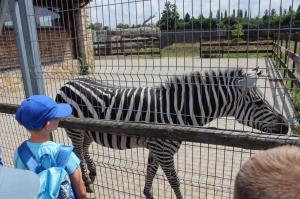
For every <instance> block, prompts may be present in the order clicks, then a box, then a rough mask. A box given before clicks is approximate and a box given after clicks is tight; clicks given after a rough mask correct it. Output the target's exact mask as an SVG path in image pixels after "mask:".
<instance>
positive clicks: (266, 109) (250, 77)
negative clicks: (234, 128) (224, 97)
mask: <svg viewBox="0 0 300 199" xmlns="http://www.w3.org/2000/svg"><path fill="white" fill-rule="evenodd" d="M260 75H261V72H258V71H257V70H256V71H255V70H254V71H251V72H250V73H246V74H244V75H243V76H242V77H241V78H240V79H238V80H237V81H236V84H237V85H236V87H237V88H238V92H237V106H236V111H235V115H234V116H235V118H236V119H237V120H238V121H239V122H240V123H242V124H245V125H247V126H251V127H253V128H255V129H258V130H261V131H264V132H268V133H276V134H287V133H288V130H289V125H288V122H287V120H286V119H285V118H284V116H283V115H282V114H280V113H279V112H277V111H276V110H275V109H274V107H272V106H271V105H270V104H269V103H268V101H267V100H266V99H265V98H264V97H263V94H262V92H261V91H260V90H259V89H258V88H257V87H256V82H257V79H258V76H260Z"/></svg>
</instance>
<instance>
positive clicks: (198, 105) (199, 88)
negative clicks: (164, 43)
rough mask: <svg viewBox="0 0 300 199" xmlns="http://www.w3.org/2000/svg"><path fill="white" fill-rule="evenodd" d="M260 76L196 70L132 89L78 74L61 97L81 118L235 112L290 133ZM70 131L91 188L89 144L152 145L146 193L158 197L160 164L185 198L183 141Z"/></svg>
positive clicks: (209, 116)
mask: <svg viewBox="0 0 300 199" xmlns="http://www.w3.org/2000/svg"><path fill="white" fill-rule="evenodd" d="M259 75H260V73H258V72H257V71H251V72H249V73H245V72H244V71H243V70H241V69H233V70H225V71H220V70H219V71H208V72H204V73H200V72H193V73H190V74H185V75H180V76H174V77H172V78H170V79H169V80H168V81H166V82H165V83H162V84H161V85H160V86H157V87H132V88H123V87H116V86H113V85H107V84H104V83H103V82H101V81H95V80H91V79H85V78H78V79H75V80H72V81H69V82H67V83H65V84H64V85H63V86H62V87H61V88H60V90H59V92H58V93H57V96H56V101H57V102H63V103H69V104H70V105H71V106H72V108H73V115H74V116H75V117H79V118H94V119H106V120H108V119H109V120H116V121H134V122H139V121H142V122H148V123H168V124H178V125H193V126H203V125H205V124H207V123H209V122H210V121H212V120H214V119H216V118H218V117H223V116H234V117H235V119H236V120H237V121H238V122H240V123H242V124H245V125H248V126H250V127H253V128H255V129H258V130H261V131H264V132H268V133H276V134H286V133H287V132H288V129H289V126H288V122H287V120H286V119H285V118H284V117H283V115H282V114H280V113H278V112H277V111H276V110H274V108H272V106H271V105H270V104H269V103H268V102H267V101H266V100H264V98H263V95H262V93H261V92H260V91H259V90H258V89H257V88H256V82H257V79H258V76H259ZM66 132H67V134H68V136H69V137H70V139H71V140H72V144H73V145H74V149H75V153H76V154H77V156H78V157H79V158H80V160H81V163H80V166H81V171H82V178H83V180H84V182H85V186H86V188H87V191H88V192H93V186H92V183H93V181H94V179H95V176H96V166H95V164H94V162H93V160H92V159H91V157H90V155H89V153H88V148H89V146H90V144H91V143H92V142H93V141H95V142H96V143H98V144H101V145H103V146H105V147H109V148H113V149H119V150H123V149H132V148H135V147H144V148H147V149H148V150H149V156H148V163H147V171H146V177H145V186H144V195H145V197H146V198H147V199H152V198H153V195H152V191H151V188H152V183H153V179H154V177H155V175H156V172H157V169H158V167H159V166H160V167H161V168H162V170H163V172H164V174H165V175H166V177H167V180H168V182H169V184H170V185H171V187H172V189H173V191H174V192H175V195H176V198H177V199H181V198H182V194H181V191H180V183H179V178H178V175H177V172H176V170H175V166H174V154H176V153H177V151H178V150H179V147H180V145H181V142H180V141H172V140H163V139H154V138H143V137H130V136H124V135H112V134H109V133H105V132H101V131H100V130H99V131H97V132H94V131H86V132H85V131H80V130H76V129H66ZM88 171H89V174H88Z"/></svg>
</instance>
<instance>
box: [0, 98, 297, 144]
mask: <svg viewBox="0 0 300 199" xmlns="http://www.w3.org/2000/svg"><path fill="white" fill-rule="evenodd" d="M17 108H18V105H14V104H1V103H0V112H1V113H7V114H15V112H16V110H17ZM59 126H60V127H63V128H71V129H79V130H87V131H99V129H100V131H101V132H105V133H111V134H117V135H126V136H138V137H152V138H160V139H169V140H178V141H189V142H198V143H207V144H215V145H224V146H231V147H239V148H244V149H255V150H260V149H267V148H272V147H276V146H281V145H286V144H291V145H300V139H299V137H298V136H286V135H274V134H265V133H253V132H248V131H239V130H236V131H231V130H225V129H215V128H205V127H183V126H171V125H167V124H149V123H132V122H120V121H107V120H95V119H79V118H74V117H69V118H65V119H62V121H61V122H60V124H59Z"/></svg>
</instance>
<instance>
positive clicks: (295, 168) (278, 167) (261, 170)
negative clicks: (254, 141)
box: [234, 146, 300, 199]
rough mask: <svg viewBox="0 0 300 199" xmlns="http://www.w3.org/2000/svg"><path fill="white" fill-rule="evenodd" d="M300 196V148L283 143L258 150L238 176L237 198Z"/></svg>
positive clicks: (274, 198)
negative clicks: (271, 147)
mask: <svg viewBox="0 0 300 199" xmlns="http://www.w3.org/2000/svg"><path fill="white" fill-rule="evenodd" d="M296 198H300V148H299V147H296V146H282V147H277V148H273V149H269V150H266V151H262V152H259V153H258V154H256V155H255V156H254V157H252V158H251V159H249V160H248V161H247V162H246V163H245V164H244V165H243V166H242V168H241V169H240V171H239V172H238V174H237V176H236V180H235V186H234V199H296Z"/></svg>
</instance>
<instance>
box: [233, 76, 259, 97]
mask: <svg viewBox="0 0 300 199" xmlns="http://www.w3.org/2000/svg"><path fill="white" fill-rule="evenodd" d="M257 79H258V75H257V74H251V75H248V76H246V77H245V78H243V79H240V80H239V81H238V87H239V89H241V91H242V93H243V94H245V93H247V92H248V91H249V90H250V89H251V88H254V87H255V86H256V83H257Z"/></svg>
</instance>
